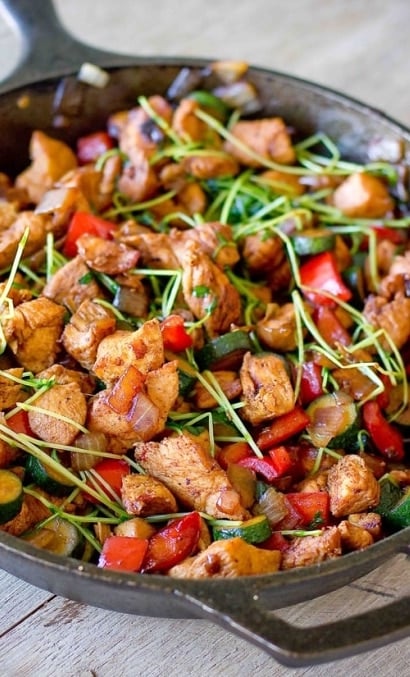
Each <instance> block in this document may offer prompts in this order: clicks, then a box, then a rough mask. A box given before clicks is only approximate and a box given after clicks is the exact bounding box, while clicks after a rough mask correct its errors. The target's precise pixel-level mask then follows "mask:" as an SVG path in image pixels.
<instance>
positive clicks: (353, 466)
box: [328, 454, 380, 517]
mask: <svg viewBox="0 0 410 677" xmlns="http://www.w3.org/2000/svg"><path fill="white" fill-rule="evenodd" d="M328 487H329V494H330V511H331V513H332V515H334V516H335V517H343V516H345V515H349V514H350V513H352V512H363V511H364V510H369V508H373V507H374V506H376V505H377V504H378V502H379V500H380V485H379V483H378V482H377V480H376V478H375V477H374V475H373V473H372V471H371V470H370V469H369V468H368V467H367V465H366V463H365V462H364V461H363V459H362V458H361V457H360V456H356V455H354V454H347V455H346V456H343V458H341V459H340V460H339V461H338V462H337V463H336V465H334V466H332V467H331V468H330V470H329V474H328Z"/></svg>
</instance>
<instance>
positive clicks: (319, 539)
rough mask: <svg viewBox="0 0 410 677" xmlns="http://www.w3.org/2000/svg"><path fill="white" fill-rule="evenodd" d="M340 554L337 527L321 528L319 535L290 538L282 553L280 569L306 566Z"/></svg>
mask: <svg viewBox="0 0 410 677" xmlns="http://www.w3.org/2000/svg"><path fill="white" fill-rule="evenodd" d="M341 554H342V544H341V537H340V532H339V530H338V528H337V527H330V528H328V529H323V531H322V533H321V534H320V535H319V536H302V537H301V538H295V539H293V540H292V542H291V544H290V546H289V548H288V549H287V550H285V552H284V553H283V555H282V569H294V568H295V567H306V566H310V565H311V564H319V562H325V561H326V560H328V559H334V558H335V557H339V556H340V555H341Z"/></svg>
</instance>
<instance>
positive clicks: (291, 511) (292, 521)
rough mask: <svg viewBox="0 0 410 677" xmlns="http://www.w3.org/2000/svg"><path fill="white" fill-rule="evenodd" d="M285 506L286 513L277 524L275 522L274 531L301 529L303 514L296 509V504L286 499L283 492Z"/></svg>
mask: <svg viewBox="0 0 410 677" xmlns="http://www.w3.org/2000/svg"><path fill="white" fill-rule="evenodd" d="M284 496H285V506H286V508H287V511H288V513H287V515H286V516H285V517H284V518H283V519H282V520H281V521H280V522H278V524H275V530H276V531H284V530H288V529H289V530H292V529H301V528H302V527H303V525H304V521H303V515H302V513H301V512H300V511H299V510H298V508H297V507H296V505H294V504H293V503H292V502H291V501H289V500H288V497H287V496H288V495H287V494H285V495H284Z"/></svg>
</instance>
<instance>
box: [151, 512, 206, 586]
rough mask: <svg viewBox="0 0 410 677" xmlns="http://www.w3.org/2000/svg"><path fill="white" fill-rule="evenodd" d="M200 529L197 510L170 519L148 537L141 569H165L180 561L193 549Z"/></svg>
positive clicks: (153, 571) (153, 570)
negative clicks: (170, 520)
mask: <svg viewBox="0 0 410 677" xmlns="http://www.w3.org/2000/svg"><path fill="white" fill-rule="evenodd" d="M200 531H201V518H200V516H199V513H197V512H191V513H189V514H188V515H185V516H184V517H179V518H177V519H174V520H172V522H170V523H169V524H167V526H165V527H163V529H160V531H157V533H156V534H154V535H153V536H151V538H150V539H149V543H148V549H147V552H146V555H145V558H144V561H143V564H142V571H143V572H147V571H148V572H150V573H155V572H157V571H167V570H168V569H170V568H171V567H173V566H175V564H178V563H179V562H182V560H183V559H185V558H186V557H189V556H190V555H192V553H193V552H194V551H195V548H196V546H197V544H198V540H199V535H200Z"/></svg>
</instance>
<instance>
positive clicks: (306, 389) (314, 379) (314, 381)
mask: <svg viewBox="0 0 410 677" xmlns="http://www.w3.org/2000/svg"><path fill="white" fill-rule="evenodd" d="M323 392H324V391H323V378H322V367H321V366H320V364H316V362H304V364H302V378H301V380H300V400H301V402H302V404H303V405H307V404H310V402H313V400H315V399H316V398H317V397H320V395H323Z"/></svg>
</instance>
